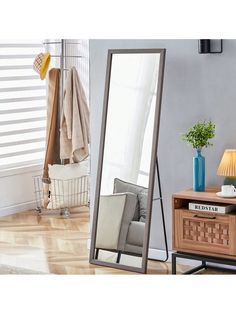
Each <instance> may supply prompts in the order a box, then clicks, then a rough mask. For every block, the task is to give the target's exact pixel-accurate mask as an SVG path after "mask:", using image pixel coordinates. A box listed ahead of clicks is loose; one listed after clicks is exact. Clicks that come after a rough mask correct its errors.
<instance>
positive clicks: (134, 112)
mask: <svg viewBox="0 0 236 314" xmlns="http://www.w3.org/2000/svg"><path fill="white" fill-rule="evenodd" d="M158 68H159V54H114V55H113V58H112V69H111V80H110V92H109V102H108V113H107V127H106V136H105V148H104V161H103V171H102V183H101V193H102V194H110V193H112V192H113V181H114V178H116V177H118V178H120V179H122V180H125V181H128V182H132V183H134V184H137V183H138V177H139V173H140V162H141V159H144V158H142V152H144V154H143V156H144V157H145V161H144V162H143V161H142V164H146V165H149V166H150V157H151V146H152V145H151V144H152V130H153V118H154V111H153V110H151V113H152V117H151V116H150V117H149V114H150V108H151V104H152V103H153V97H154V95H155V92H156V90H155V89H156V86H157V71H158ZM147 122H148V129H149V130H150V132H149V137H148V139H146V141H145V145H144V135H145V130H146V128H147ZM146 133H147V132H146ZM145 136H146V137H147V135H145ZM143 149H144V151H143ZM149 166H148V167H147V168H148V171H149ZM147 182H148V180H146V182H145V184H146V185H147Z"/></svg>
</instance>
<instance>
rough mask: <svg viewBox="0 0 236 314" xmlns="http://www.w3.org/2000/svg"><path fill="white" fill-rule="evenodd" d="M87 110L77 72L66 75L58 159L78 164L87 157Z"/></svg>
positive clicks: (88, 132)
mask: <svg viewBox="0 0 236 314" xmlns="http://www.w3.org/2000/svg"><path fill="white" fill-rule="evenodd" d="M89 143H90V130H89V109H88V105H87V100H86V97H85V93H84V89H83V86H82V84H81V82H80V79H79V76H78V73H77V70H76V68H75V67H72V68H71V69H70V71H69V73H68V76H67V80H66V86H65V95H64V104H63V110H62V116H61V129H60V158H61V159H70V160H71V161H74V162H79V161H81V160H83V159H85V158H86V157H88V155H89Z"/></svg>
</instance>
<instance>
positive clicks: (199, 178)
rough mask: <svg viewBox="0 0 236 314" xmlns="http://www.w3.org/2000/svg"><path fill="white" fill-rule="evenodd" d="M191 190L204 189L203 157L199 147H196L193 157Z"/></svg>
mask: <svg viewBox="0 0 236 314" xmlns="http://www.w3.org/2000/svg"><path fill="white" fill-rule="evenodd" d="M193 190H194V191H195V192H203V191H205V157H203V156H202V154H201V148H198V149H197V156H195V157H193Z"/></svg>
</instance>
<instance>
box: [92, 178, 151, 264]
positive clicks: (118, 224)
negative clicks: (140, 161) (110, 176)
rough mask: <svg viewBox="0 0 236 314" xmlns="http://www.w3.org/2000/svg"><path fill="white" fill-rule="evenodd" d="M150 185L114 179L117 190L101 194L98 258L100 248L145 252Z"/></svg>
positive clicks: (118, 251)
mask: <svg viewBox="0 0 236 314" xmlns="http://www.w3.org/2000/svg"><path fill="white" fill-rule="evenodd" d="M147 194H148V189H147V188H145V187H142V186H139V185H135V184H132V183H129V182H125V181H123V180H120V179H118V178H116V179H114V189H113V194H111V195H103V196H101V197H100V204H99V214H98V224H97V233H96V256H95V257H96V258H99V251H100V250H105V251H111V252H116V253H118V254H117V259H116V262H117V263H119V261H120V257H121V254H130V255H134V256H142V253H143V240H144V230H145V221H146V211H147Z"/></svg>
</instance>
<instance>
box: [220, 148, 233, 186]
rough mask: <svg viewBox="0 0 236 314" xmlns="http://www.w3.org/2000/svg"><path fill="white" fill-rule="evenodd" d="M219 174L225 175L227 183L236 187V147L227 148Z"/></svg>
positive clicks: (225, 182)
mask: <svg viewBox="0 0 236 314" xmlns="http://www.w3.org/2000/svg"><path fill="white" fill-rule="evenodd" d="M217 175H218V176H224V177H225V179H224V184H225V185H231V184H232V185H234V186H235V187H236V149H226V150H225V151H224V154H223V157H222V159H221V162H220V164H219V167H218V170H217Z"/></svg>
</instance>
